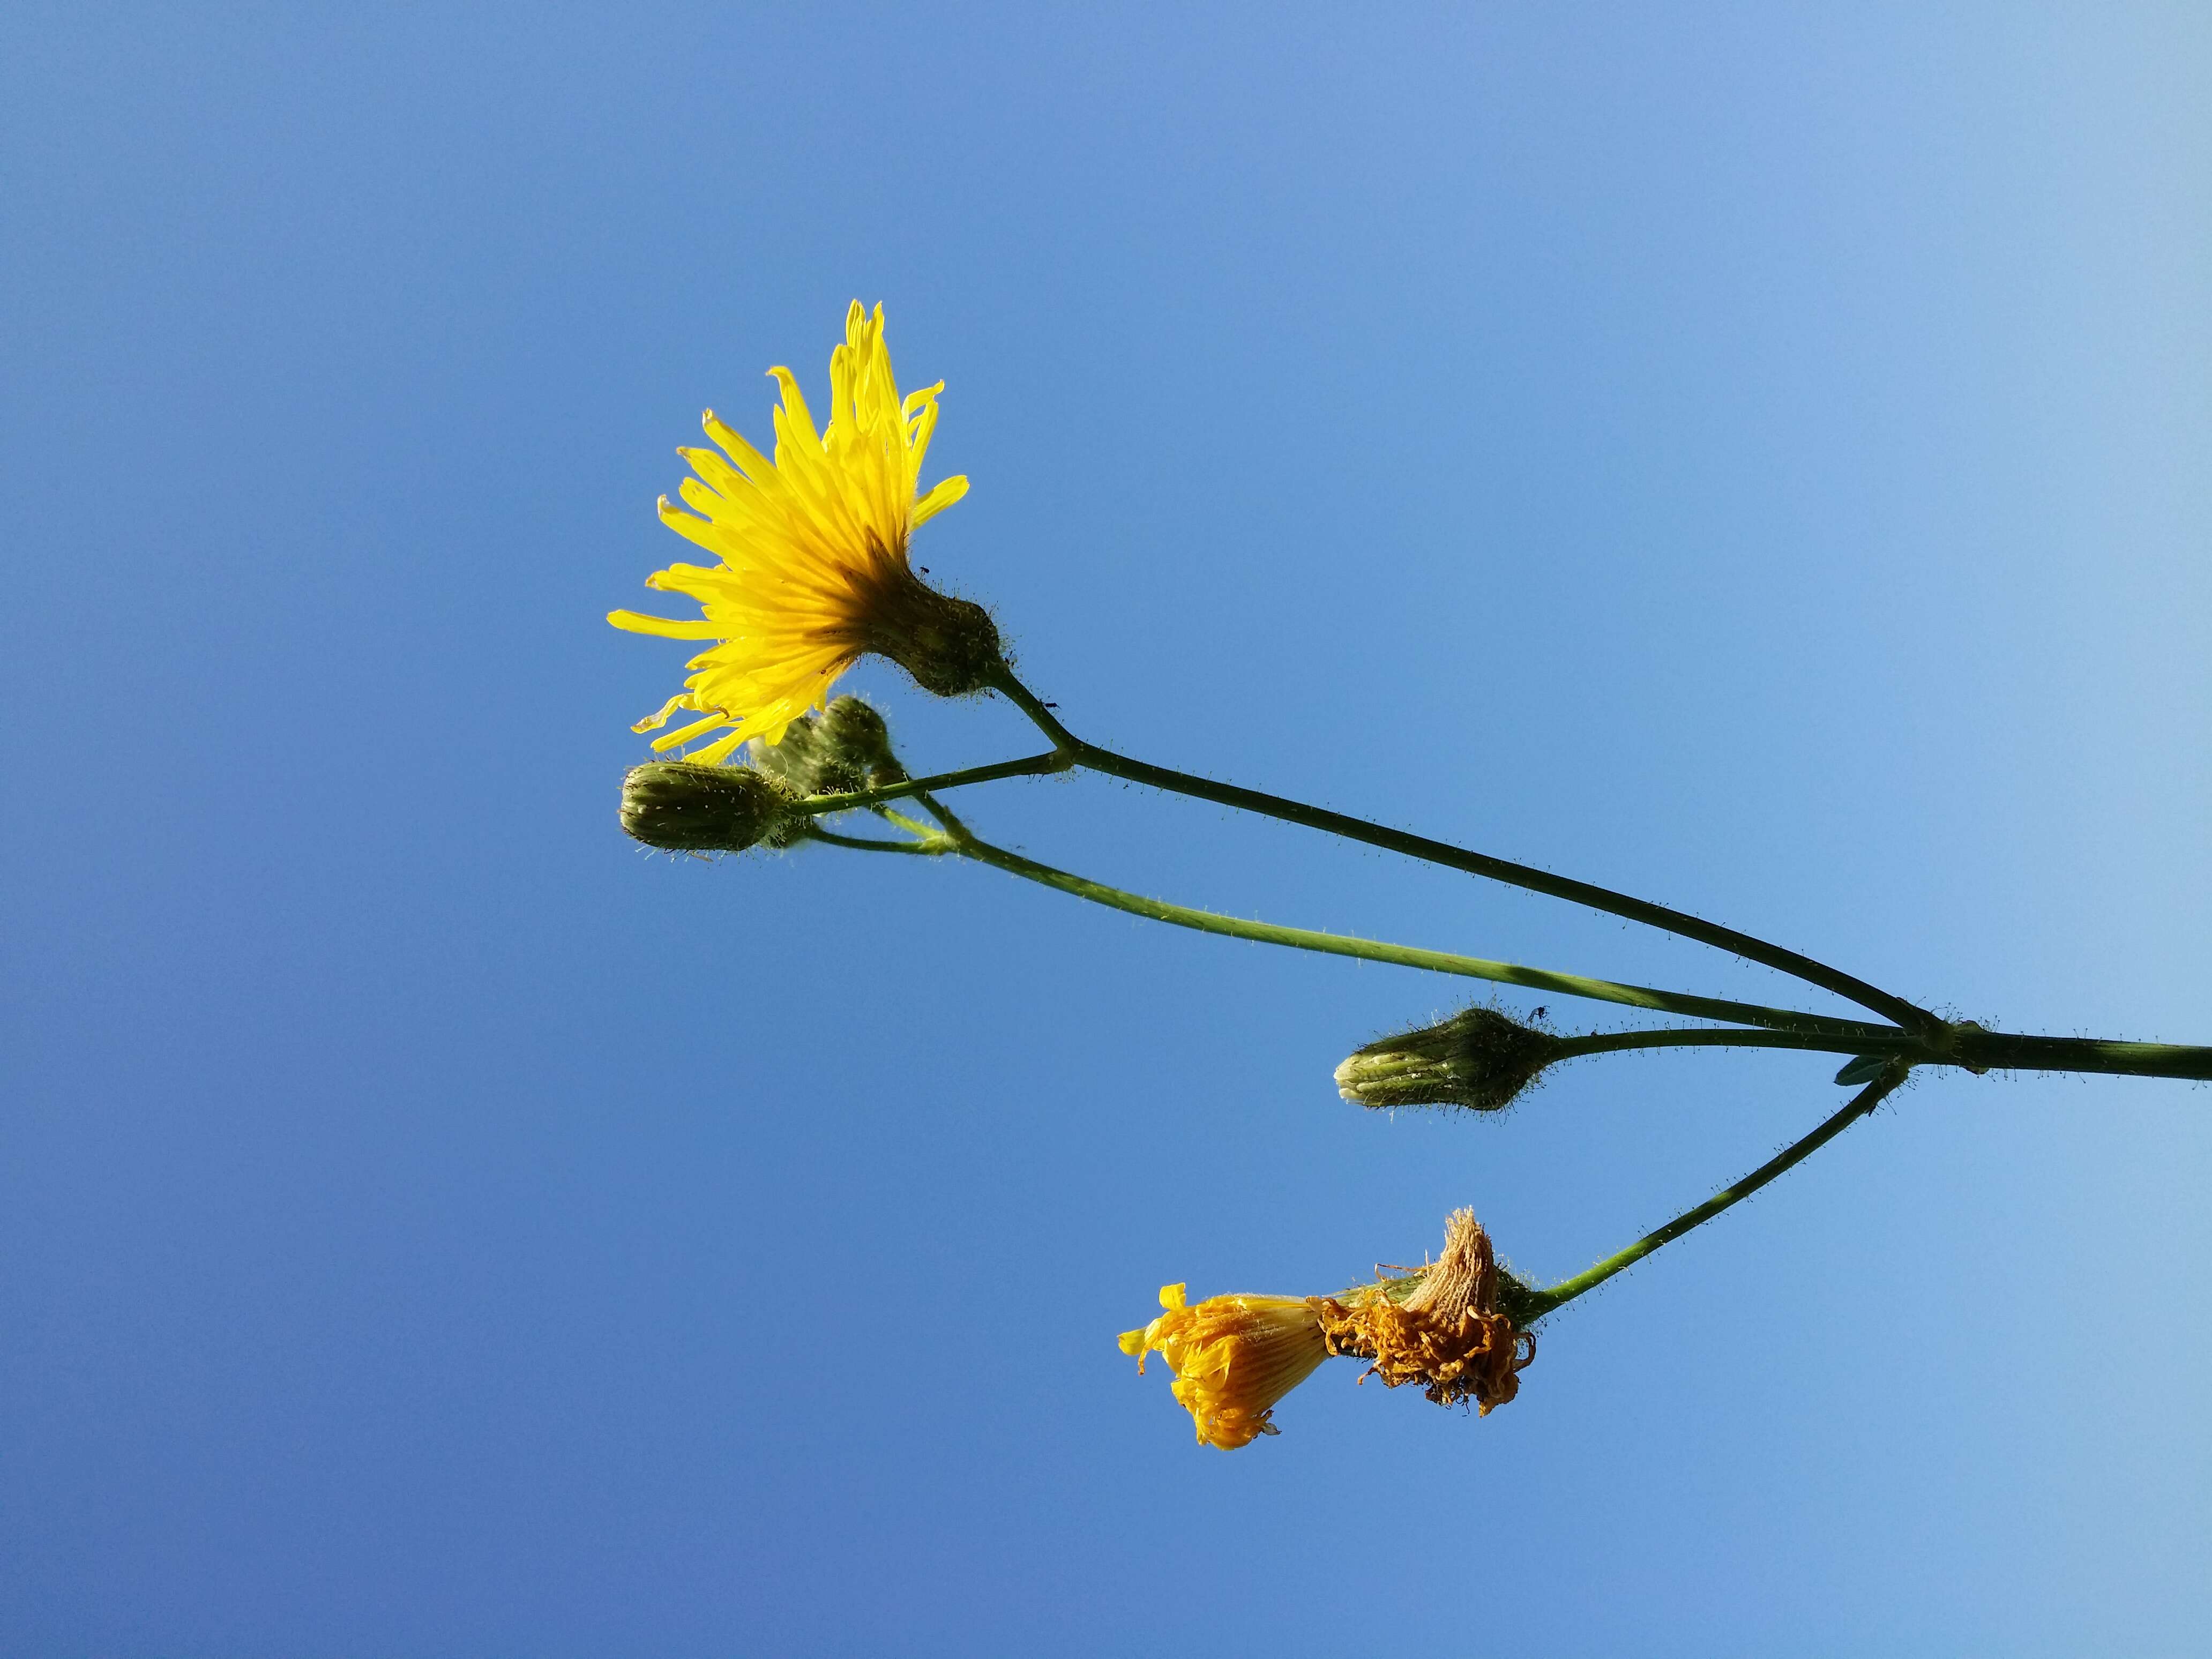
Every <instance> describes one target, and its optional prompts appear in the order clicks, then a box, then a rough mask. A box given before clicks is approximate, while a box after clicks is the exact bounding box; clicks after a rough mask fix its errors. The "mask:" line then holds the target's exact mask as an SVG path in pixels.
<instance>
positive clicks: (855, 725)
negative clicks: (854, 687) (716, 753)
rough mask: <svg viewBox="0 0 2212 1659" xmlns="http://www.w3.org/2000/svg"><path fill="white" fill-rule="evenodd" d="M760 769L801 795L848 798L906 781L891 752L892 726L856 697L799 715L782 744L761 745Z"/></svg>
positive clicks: (756, 752)
mask: <svg viewBox="0 0 2212 1659" xmlns="http://www.w3.org/2000/svg"><path fill="white" fill-rule="evenodd" d="M753 758H754V760H755V761H756V762H757V763H758V765H759V767H760V769H761V770H763V772H767V773H769V774H770V775H773V776H775V777H776V778H779V779H781V781H783V782H784V783H786V784H788V785H789V786H790V787H791V788H792V790H793V793H797V794H801V795H850V794H854V793H858V792H859V791H860V790H863V789H880V788H882V787H884V786H885V785H887V784H893V783H903V782H904V781H906V768H904V767H903V766H902V765H900V764H899V761H898V757H897V756H896V755H895V754H893V753H892V752H891V734H890V727H889V726H885V725H884V717H883V716H882V715H881V714H878V713H877V712H876V711H875V710H874V709H873V708H870V707H869V706H868V705H867V704H866V703H865V702H861V701H860V699H859V698H858V697H849V696H848V697H839V698H837V699H836V700H835V701H834V702H831V703H830V705H829V707H828V708H825V709H823V711H822V712H821V713H820V714H802V715H800V716H799V718H798V719H797V720H793V721H792V723H791V724H790V726H787V728H786V729H785V731H784V734H783V737H782V739H781V741H780V742H776V743H773V744H756V745H755V747H754V752H753Z"/></svg>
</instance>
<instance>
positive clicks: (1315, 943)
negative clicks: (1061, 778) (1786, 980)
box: [952, 834, 1917, 1054]
mask: <svg viewBox="0 0 2212 1659" xmlns="http://www.w3.org/2000/svg"><path fill="white" fill-rule="evenodd" d="M952 844H953V848H954V850H956V851H957V852H958V853H959V854H961V855H962V856H963V857H966V858H972V859H974V860H976V861H977V862H979V863H982V864H987V865H990V866H992V867H993V868H994V869H999V870H1003V871H1005V872H1006V873H1007V874H1009V875H1015V876H1019V877H1021V878H1023V879H1024V881H1034V882H1036V883H1038V884H1041V885H1042V886H1046V887H1051V888H1054V889H1056V890H1059V891H1060V892H1063V893H1068V894H1072V895H1073V896H1075V897H1077V898H1080V899H1088V900H1090V901H1091V902H1092V903H1093V904H1103V905H1104V906H1106V907H1107V908H1109V909H1114V910H1123V911H1127V913H1128V914H1130V915H1139V916H1145V917H1148V918H1150V919H1151V920H1152V921H1164V922H1166V923H1168V924H1170V926H1172V927H1188V928H1192V929H1194V930H1195V931H1196V932H1199V933H1218V934H1221V935H1223V936H1225V937H1227V938H1230V939H1252V940H1255V941H1256V942H1257V943H1259V944H1262V945H1287V946H1289V947H1290V948H1291V949H1292V950H1297V951H1321V952H1322V953H1323V954H1325V955H1328V956H1339V957H1361V958H1364V960H1366V961H1369V962H1387V963H1394V964H1395V965H1396V966H1398V967H1401V968H1425V969H1429V970H1431V972H1435V973H1439V974H1457V975H1462V976H1464V977H1466V978H1468V979H1486V980H1492V981H1497V982H1498V983H1499V984H1504V985H1522V986H1526V987H1528V988H1529V989H1531V990H1535V991H1550V992H1553V993H1556V994H1559V995H1562V996H1571V997H1587V998H1589V999H1590V1000H1593V1001H1596V1002H1616V1003H1622V1004H1626V1006H1629V1007H1632V1008H1650V1009H1654V1010H1656V1011H1657V1012H1662V1013H1670V1014H1682V1015H1686V1016H1687V1017H1689V1018H1692V1019H1715V1020H1730V1021H1735V1022H1737V1023H1739V1024H1749V1025H1758V1026H1765V1027H1771V1028H1773V1029H1776V1030H1788V1031H1796V1032H1800V1033H1802V1034H1803V1035H1805V1036H1808V1037H1816V1038H1820V1039H1824V1041H1822V1042H1820V1043H1819V1044H1818V1045H1817V1046H1819V1047H1822V1048H1830V1049H1832V1051H1833V1052H1835V1053H1838V1054H1858V1053H1863V1052H1869V1051H1870V1050H1880V1051H1883V1052H1887V1048H1888V1047H1889V1046H1890V1045H1893V1044H1894V1043H1896V1042H1899V1040H1900V1039H1902V1040H1904V1041H1905V1042H1911V1041H1912V1039H1911V1037H1910V1036H1908V1035H1907V1034H1906V1033H1904V1032H1901V1031H1899V1030H1896V1029H1895V1028H1894V1027H1893V1026H1881V1025H1868V1024H1862V1023H1860V1022H1858V1021H1856V1020H1843V1019H1827V1018H1822V1017H1820V1016H1819V1015H1814V1014H1801V1013H1796V1012H1792V1011H1791V1010H1790V1009H1786V1008H1769V1007H1765V1006H1761V1005H1760V1004H1758V1003H1751V1002H1729V1001H1725V1000H1722V999H1720V998H1718V997H1700V996H1691V995H1688V994H1685V993H1682V992H1679V991H1661V990H1656V989H1654V988H1653V987H1650V986H1648V985H1623V984H1620V983H1618V982H1616V981H1613V980H1604V979H1588V978H1585V977H1583V975H1580V974H1562V973H1555V972H1553V971H1552V970H1551V969H1544V968H1523V967H1521V966H1519V965H1518V964H1517V963H1510V962H1489V961H1486V960H1484V959H1483V958H1481V957H1462V956H1455V955H1452V954H1451V953H1449V952H1448V951H1423V950H1417V949H1415V948H1413V946H1410V945H1387V944H1384V943H1383V942H1381V941H1380V940H1376V939H1358V938H1354V937H1352V936H1351V935H1348V934H1344V933H1316V932H1315V931H1313V930H1312V929H1310V928H1305V927H1278V926H1277V925H1275V924H1274V923H1273V922H1266V921H1244V920H1243V919H1242V918H1240V917H1237V916H1225V915H1218V914H1217V913H1216V912H1214V911H1212V910H1198V909H1193V908H1191V907H1190V906H1188V905H1184V904H1170V903H1169V902H1167V901H1165V900H1164V899H1151V898H1146V897H1144V896H1141V895H1140V894H1136V893H1130V892H1124V891H1123V890H1121V889H1120V888H1118V887H1109V886H1107V885H1105V884H1103V883H1102V882H1096V881H1091V880H1090V879H1089V878H1085V877H1083V876H1078V875H1073V874H1070V873H1069V872H1067V871H1065V870H1055V869H1054V868H1053V867H1052V866H1050V865H1048V864H1039V863H1038V862H1036V860H1034V859H1027V858H1024V857H1023V856H1022V855H1021V854H1018V853H1010V852H1008V851H1007V850H1006V848H1003V847H994V846H992V845H991V844H990V843H989V842H985V841H979V840H977V839H976V838H975V836H972V835H966V834H956V835H954V836H953V837H952ZM1808 1046H1815V1045H1809V1044H1808ZM1915 1047H1916V1048H1917V1044H1915Z"/></svg>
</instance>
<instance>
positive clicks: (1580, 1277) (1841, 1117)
mask: <svg viewBox="0 0 2212 1659" xmlns="http://www.w3.org/2000/svg"><path fill="white" fill-rule="evenodd" d="M1909 1070H1911V1066H1910V1064H1909V1062H1907V1061H1905V1060H1895V1061H1893V1062H1892V1063H1891V1065H1890V1066H1889V1067H1888V1068H1887V1070H1886V1071H1884V1072H1883V1073H1882V1074H1881V1076H1880V1077H1878V1078H1876V1079H1875V1080H1874V1081H1873V1082H1872V1083H1869V1084H1868V1085H1867V1086H1866V1087H1865V1088H1863V1089H1862V1090H1860V1091H1858V1093H1857V1094H1855V1095H1853V1096H1852V1097H1850V1101H1849V1102H1848V1103H1846V1104H1845V1105H1844V1108H1843V1109H1842V1110H1840V1111H1838V1113H1836V1115H1834V1116H1832V1117H1831V1118H1830V1119H1828V1121H1826V1122H1825V1123H1823V1124H1822V1125H1821V1126H1820V1127H1819V1128H1817V1129H1815V1130H1814V1131H1813V1133H1810V1134H1808V1135H1807V1136H1806V1137H1805V1138H1804V1139H1802V1140H1801V1141H1798V1142H1797V1143H1796V1145H1794V1146H1790V1147H1787V1148H1785V1149H1784V1151H1782V1152H1778V1153H1776V1154H1775V1156H1774V1157H1772V1158H1769V1159H1768V1160H1767V1161H1766V1162H1765V1163H1764V1164H1760V1165H1759V1167H1758V1168H1757V1169H1756V1170H1753V1171H1752V1172H1751V1173H1750V1174H1749V1175H1747V1176H1744V1178H1743V1179H1742V1180H1741V1181H1739V1182H1736V1183H1735V1185H1734V1186H1733V1187H1728V1188H1723V1189H1722V1190H1721V1191H1719V1192H1717V1193H1715V1194H1713V1195H1712V1196H1711V1198H1709V1199H1707V1200H1705V1202H1704V1203H1702V1204H1700V1205H1699V1206H1697V1207H1696V1208H1694V1209H1690V1210H1685V1211H1684V1212H1682V1213H1681V1214H1680V1215H1678V1216H1676V1217H1675V1218H1674V1219H1673V1220H1672V1221H1670V1222H1668V1224H1667V1225H1665V1226H1663V1227H1662V1228H1659V1229H1658V1230H1657V1231H1655V1232H1649V1233H1646V1234H1644V1237H1641V1238H1639V1239H1638V1240H1637V1241H1636V1243H1633V1244H1632V1245H1630V1246H1629V1247H1628V1248H1627V1249H1625V1250H1622V1251H1620V1252H1618V1253H1617V1254H1615V1255H1609V1256H1607V1257H1606V1259H1605V1260H1604V1261H1601V1262H1599V1263H1598V1264H1597V1266H1595V1267H1592V1268H1591V1269H1590V1270H1589V1272H1587V1273H1577V1274H1576V1275H1575V1276H1574V1277H1573V1278H1572V1279H1563V1280H1561V1281H1560V1282H1559V1284H1557V1285H1549V1286H1547V1287H1546V1288H1544V1289H1542V1290H1533V1289H1531V1290H1523V1291H1521V1292H1520V1294H1518V1295H1517V1296H1516V1297H1513V1298H1512V1299H1513V1300H1514V1301H1515V1302H1516V1303H1517V1304H1519V1305H1518V1306H1516V1307H1514V1308H1511V1309H1509V1310H1508V1311H1509V1312H1510V1313H1511V1314H1512V1315H1513V1316H1514V1319H1515V1321H1516V1322H1518V1323H1522V1324H1526V1323H1527V1322H1528V1321H1529V1320H1531V1319H1541V1317H1542V1316H1544V1315H1546V1314H1547V1313H1551V1312H1553V1311H1554V1310H1557V1309H1559V1308H1563V1307H1565V1306H1566V1304H1568V1303H1570V1302H1571V1301H1573V1300H1574V1299H1575V1298H1576V1297H1578V1296H1582V1295H1583V1294H1585V1293H1586V1292H1588V1291H1594V1290H1595V1289H1596V1288H1597V1287H1598V1286H1599V1285H1602V1284H1604V1283H1605V1281H1606V1280H1607V1279H1611V1278H1612V1277H1613V1275H1614V1274H1615V1273H1620V1272H1623V1271H1625V1270H1626V1269H1627V1268H1629V1267H1634V1266H1635V1265H1636V1264H1637V1263H1638V1262H1639V1261H1643V1260H1644V1257H1645V1256H1647V1255H1650V1254H1651V1253H1652V1251H1654V1250H1656V1249H1659V1248H1660V1247H1661V1246H1662V1245H1663V1244H1671V1243H1674V1240H1676V1239H1678V1238H1680V1237H1681V1236H1682V1235H1683V1234H1684V1233H1686V1232H1689V1231H1692V1229H1693V1228H1697V1227H1702V1226H1703V1225H1705V1223H1706V1222H1708V1221H1711V1219H1712V1218H1714V1217H1715V1216H1717V1215H1718V1214H1719V1213H1720V1212H1722V1211H1723V1210H1725V1209H1727V1208H1729V1206H1731V1205H1735V1204H1741V1202H1742V1201H1743V1200H1745V1199H1747V1198H1749V1197H1750V1196H1751V1195H1752V1194H1753V1193H1755V1192H1757V1191H1758V1190H1759V1188H1761V1187H1764V1186H1765V1185H1766V1183H1767V1182H1770V1181H1771V1180H1773V1179H1774V1178H1775V1177H1776V1176H1778V1175H1780V1174H1782V1173H1783V1172H1784V1170H1790V1169H1792V1168H1794V1167H1795V1166H1796V1165H1797V1164H1802V1163H1803V1162H1804V1161H1805V1160H1806V1159H1807V1158H1810V1157H1812V1155H1813V1154H1814V1153H1815V1152H1819V1151H1820V1148H1821V1147H1823V1146H1826V1145H1827V1144H1828V1143H1829V1142H1830V1141H1832V1140H1833V1139H1835V1138H1836V1137H1837V1136H1838V1135H1839V1134H1841V1133H1843V1132H1844V1130H1846V1129H1848V1128H1850V1127H1851V1125H1852V1124H1854V1123H1856V1122H1857V1121H1859V1119H1861V1118H1863V1117H1864V1116H1865V1115H1867V1114H1868V1113H1869V1112H1871V1111H1873V1110H1874V1109H1875V1107H1877V1106H1879V1105H1881V1103H1882V1101H1883V1100H1884V1099H1885V1098H1886V1097H1887V1096H1888V1095H1889V1093H1890V1091H1893V1089H1895V1088H1896V1087H1897V1085H1899V1084H1900V1083H1902V1082H1904V1081H1905V1073H1907V1072H1908V1071H1909Z"/></svg>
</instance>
